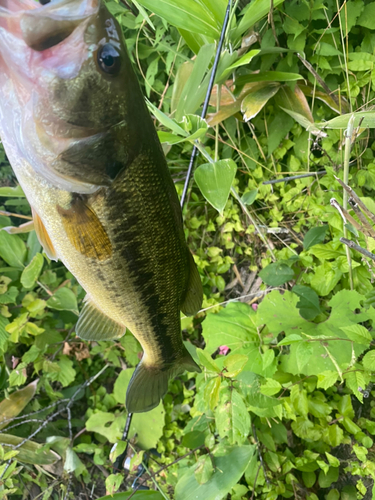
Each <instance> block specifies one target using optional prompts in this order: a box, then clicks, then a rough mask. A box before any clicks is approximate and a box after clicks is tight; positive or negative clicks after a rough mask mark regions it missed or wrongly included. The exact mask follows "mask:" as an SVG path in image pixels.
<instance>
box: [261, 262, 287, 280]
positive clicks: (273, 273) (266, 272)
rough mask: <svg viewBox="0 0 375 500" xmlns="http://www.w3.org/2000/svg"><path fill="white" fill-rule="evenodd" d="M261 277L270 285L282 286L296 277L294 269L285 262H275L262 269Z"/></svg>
mask: <svg viewBox="0 0 375 500" xmlns="http://www.w3.org/2000/svg"><path fill="white" fill-rule="evenodd" d="M259 276H260V278H262V280H263V281H264V282H265V283H266V285H269V286H280V285H283V284H284V283H286V282H288V281H290V280H292V279H293V278H294V271H293V269H291V268H290V267H289V266H288V265H287V264H284V263H283V262H273V263H272V264H269V265H268V266H267V267H265V268H264V269H262V270H261V271H260V273H259Z"/></svg>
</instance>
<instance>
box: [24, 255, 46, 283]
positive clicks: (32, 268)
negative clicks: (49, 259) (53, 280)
mask: <svg viewBox="0 0 375 500" xmlns="http://www.w3.org/2000/svg"><path fill="white" fill-rule="evenodd" d="M43 264H44V258H43V255H42V254H41V253H37V254H36V255H35V257H34V258H33V259H32V261H31V262H30V264H28V265H27V266H26V267H25V269H24V270H23V271H22V274H21V283H22V285H23V286H24V287H25V288H32V287H33V286H34V285H35V282H36V280H37V279H38V278H39V275H40V273H41V271H42V269H43Z"/></svg>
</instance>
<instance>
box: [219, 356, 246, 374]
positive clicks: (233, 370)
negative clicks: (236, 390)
mask: <svg viewBox="0 0 375 500" xmlns="http://www.w3.org/2000/svg"><path fill="white" fill-rule="evenodd" d="M248 359H249V358H248V357H247V356H245V355H243V354H229V356H227V357H226V358H225V360H224V363H223V366H224V367H225V368H226V369H227V371H226V372H223V375H224V377H230V378H232V377H237V375H238V374H239V373H241V372H242V370H243V369H244V368H245V365H246V363H247V362H248Z"/></svg>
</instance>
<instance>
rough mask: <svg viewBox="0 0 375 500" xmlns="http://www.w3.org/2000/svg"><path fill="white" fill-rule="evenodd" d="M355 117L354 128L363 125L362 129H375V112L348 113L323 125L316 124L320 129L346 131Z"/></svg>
mask: <svg viewBox="0 0 375 500" xmlns="http://www.w3.org/2000/svg"><path fill="white" fill-rule="evenodd" d="M353 115H354V123H353V127H354V128H355V127H358V126H359V124H361V127H362V128H375V112H374V111H360V112H356V113H347V114H345V115H341V116H337V117H336V118H332V120H328V121H326V122H322V123H315V125H316V126H317V127H319V128H322V129H325V128H332V129H346V128H348V124H349V120H350V119H351V117H352V116H353Z"/></svg>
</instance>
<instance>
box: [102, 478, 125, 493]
mask: <svg viewBox="0 0 375 500" xmlns="http://www.w3.org/2000/svg"><path fill="white" fill-rule="evenodd" d="M123 481H124V476H123V475H122V474H119V473H118V474H110V475H109V476H108V477H107V478H106V480H105V489H106V490H107V492H109V493H110V494H111V495H113V494H114V493H115V492H116V491H117V490H118V489H119V488H120V486H121V484H122V483H123Z"/></svg>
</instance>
